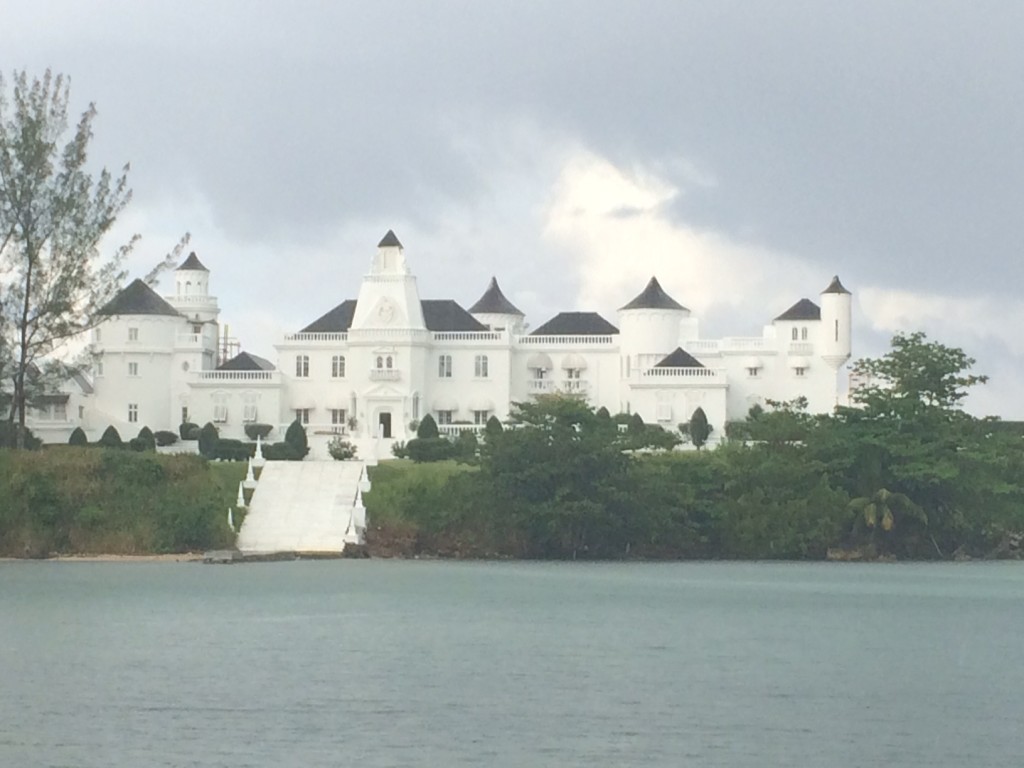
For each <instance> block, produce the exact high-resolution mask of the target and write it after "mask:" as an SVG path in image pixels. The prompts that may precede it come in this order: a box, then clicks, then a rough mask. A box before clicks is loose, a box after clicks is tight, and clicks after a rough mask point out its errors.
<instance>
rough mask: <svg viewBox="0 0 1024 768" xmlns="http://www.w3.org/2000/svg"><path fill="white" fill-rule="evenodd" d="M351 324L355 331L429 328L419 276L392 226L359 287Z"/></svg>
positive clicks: (379, 244) (378, 245)
mask: <svg viewBox="0 0 1024 768" xmlns="http://www.w3.org/2000/svg"><path fill="white" fill-rule="evenodd" d="M350 327H351V329H352V330H354V331H359V330H364V329H370V328H401V329H405V330H424V329H425V328H426V324H425V323H424V322H423V306H422V304H421V303H420V293H419V289H418V288H417V287H416V278H415V277H414V276H413V275H412V274H411V273H410V272H409V265H408V264H406V261H405V254H404V252H403V248H402V244H401V242H399V240H398V238H397V237H396V236H395V233H394V232H393V231H391V230H390V229H389V230H388V232H387V234H386V235H384V238H383V239H382V240H381V241H380V243H378V244H377V253H376V254H375V255H374V257H373V260H372V261H371V263H370V271H369V272H368V273H367V274H366V275H365V276H364V277H363V282H362V284H361V285H360V286H359V298H358V299H357V301H356V308H355V314H354V315H353V317H352V325H351V326H350Z"/></svg>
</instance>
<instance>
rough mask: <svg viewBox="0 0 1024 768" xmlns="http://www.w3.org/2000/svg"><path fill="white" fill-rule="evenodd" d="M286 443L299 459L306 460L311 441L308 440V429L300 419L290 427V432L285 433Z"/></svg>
mask: <svg viewBox="0 0 1024 768" xmlns="http://www.w3.org/2000/svg"><path fill="white" fill-rule="evenodd" d="M284 441H285V442H286V443H288V445H290V446H291V447H292V451H293V452H294V453H295V455H296V456H297V457H298V458H299V459H303V458H305V456H306V454H307V453H309V441H308V440H307V438H306V428H305V427H304V426H302V424H301V423H300V422H299V420H298V419H296V420H295V421H293V422H292V423H291V424H289V425H288V431H287V432H285V433H284Z"/></svg>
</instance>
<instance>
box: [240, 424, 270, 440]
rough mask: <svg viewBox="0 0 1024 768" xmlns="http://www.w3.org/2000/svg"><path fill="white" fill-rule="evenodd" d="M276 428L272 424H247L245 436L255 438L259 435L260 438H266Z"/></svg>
mask: <svg viewBox="0 0 1024 768" xmlns="http://www.w3.org/2000/svg"><path fill="white" fill-rule="evenodd" d="M273 429H274V426H273V425H272V424H258V423H255V424H246V425H245V436H246V437H248V438H249V439H250V440H255V439H256V438H257V437H259V438H260V440H266V439H267V435H269V434H270V432H271V431H272V430H273Z"/></svg>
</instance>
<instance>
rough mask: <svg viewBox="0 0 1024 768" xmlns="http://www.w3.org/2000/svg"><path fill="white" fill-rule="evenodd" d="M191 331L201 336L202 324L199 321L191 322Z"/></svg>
mask: <svg viewBox="0 0 1024 768" xmlns="http://www.w3.org/2000/svg"><path fill="white" fill-rule="evenodd" d="M192 333H194V334H195V335H196V336H201V335H202V333H203V326H202V324H201V323H193V324H192Z"/></svg>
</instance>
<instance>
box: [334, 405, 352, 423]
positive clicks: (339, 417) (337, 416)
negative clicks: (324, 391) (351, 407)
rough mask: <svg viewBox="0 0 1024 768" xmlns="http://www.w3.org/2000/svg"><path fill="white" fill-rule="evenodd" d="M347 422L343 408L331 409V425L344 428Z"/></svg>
mask: <svg viewBox="0 0 1024 768" xmlns="http://www.w3.org/2000/svg"><path fill="white" fill-rule="evenodd" d="M347 421H348V418H347V412H346V411H345V409H344V408H332V409H331V424H336V425H341V426H345V423H346V422H347Z"/></svg>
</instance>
